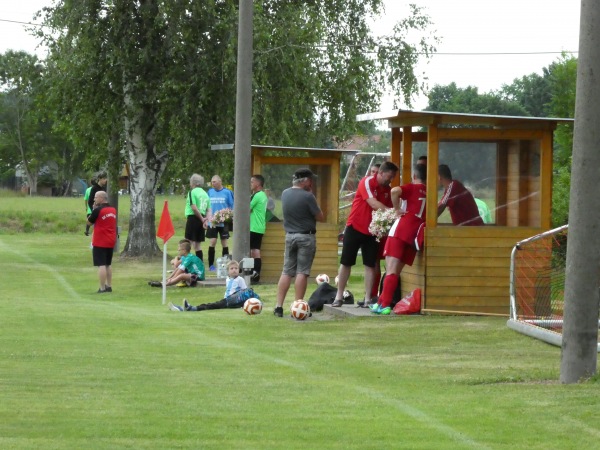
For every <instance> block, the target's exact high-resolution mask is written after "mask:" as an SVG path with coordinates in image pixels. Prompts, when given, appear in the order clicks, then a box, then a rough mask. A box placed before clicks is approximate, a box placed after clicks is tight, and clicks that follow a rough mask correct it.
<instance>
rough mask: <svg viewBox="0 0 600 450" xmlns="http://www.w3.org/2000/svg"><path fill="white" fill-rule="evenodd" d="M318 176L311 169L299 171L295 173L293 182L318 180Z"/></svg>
mask: <svg viewBox="0 0 600 450" xmlns="http://www.w3.org/2000/svg"><path fill="white" fill-rule="evenodd" d="M316 177H317V176H316V175H315V174H314V173H313V172H312V170H310V169H298V170H296V171H295V172H294V176H293V180H299V179H301V178H316Z"/></svg>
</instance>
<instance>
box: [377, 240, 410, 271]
mask: <svg viewBox="0 0 600 450" xmlns="http://www.w3.org/2000/svg"><path fill="white" fill-rule="evenodd" d="M416 255H417V250H416V249H415V248H414V247H413V246H412V245H411V244H407V243H406V242H404V241H403V240H401V239H398V238H395V237H393V236H388V238H387V241H386V243H385V250H384V251H383V256H392V257H394V258H397V259H399V260H400V261H402V262H403V263H404V264H406V265H408V266H412V264H413V261H414V260H415V256H416Z"/></svg>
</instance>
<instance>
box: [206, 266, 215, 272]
mask: <svg viewBox="0 0 600 450" xmlns="http://www.w3.org/2000/svg"><path fill="white" fill-rule="evenodd" d="M208 271H209V272H216V271H217V268H216V267H215V266H210V267H209V268H208Z"/></svg>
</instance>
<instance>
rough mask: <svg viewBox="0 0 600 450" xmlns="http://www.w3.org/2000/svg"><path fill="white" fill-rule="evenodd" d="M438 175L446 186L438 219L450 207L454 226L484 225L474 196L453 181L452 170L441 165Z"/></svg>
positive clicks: (439, 207)
mask: <svg viewBox="0 0 600 450" xmlns="http://www.w3.org/2000/svg"><path fill="white" fill-rule="evenodd" d="M438 175H439V181H440V184H441V185H442V186H444V195H442V199H441V200H440V202H439V203H438V210H437V214H438V217H439V216H440V214H442V213H443V212H444V210H445V209H446V207H448V209H449V210H450V217H452V223H453V224H454V225H458V226H464V225H469V226H479V225H483V219H482V218H481V216H480V215H479V208H477V203H475V198H473V194H471V193H470V192H469V190H468V189H467V188H466V187H464V186H463V184H462V183H461V182H460V181H458V180H453V179H452V172H450V168H449V167H448V166H447V165H446V164H440V167H439V169H438Z"/></svg>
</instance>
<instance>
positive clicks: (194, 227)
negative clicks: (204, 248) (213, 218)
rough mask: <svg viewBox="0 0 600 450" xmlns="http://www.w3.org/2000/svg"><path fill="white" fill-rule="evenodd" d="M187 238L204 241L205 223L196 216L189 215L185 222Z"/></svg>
mask: <svg viewBox="0 0 600 450" xmlns="http://www.w3.org/2000/svg"><path fill="white" fill-rule="evenodd" d="M185 238H186V239H187V240H188V241H193V242H204V225H203V224H202V220H200V219H198V218H197V217H196V216H187V222H186V223H185Z"/></svg>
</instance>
